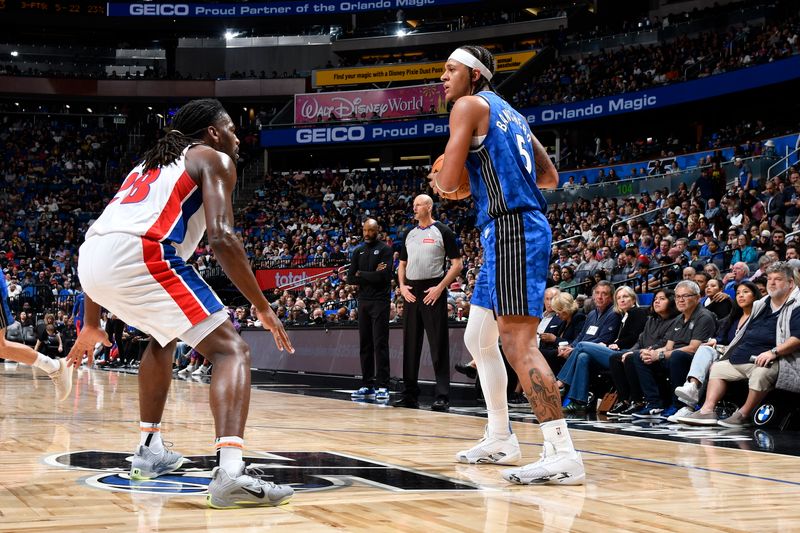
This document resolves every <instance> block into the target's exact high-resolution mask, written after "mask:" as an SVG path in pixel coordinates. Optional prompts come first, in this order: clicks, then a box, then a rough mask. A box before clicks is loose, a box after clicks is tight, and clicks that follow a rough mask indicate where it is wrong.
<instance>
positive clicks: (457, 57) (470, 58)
mask: <svg viewBox="0 0 800 533" xmlns="http://www.w3.org/2000/svg"><path fill="white" fill-rule="evenodd" d="M451 59H452V60H453V61H458V62H459V63H461V64H462V65H466V66H468V67H470V68H476V69H478V70H479V71H480V73H481V74H483V77H484V78H486V79H487V80H489V81H492V72H491V71H490V70H489V69H488V68H486V65H484V64H483V63H481V60H480V59H478V58H477V57H475V56H474V55H472V54H470V53H469V52H467V51H466V50H464V49H463V48H456V50H455V51H454V52H453V53H452V54H450V57H448V58H447V60H448V61H450V60H451Z"/></svg>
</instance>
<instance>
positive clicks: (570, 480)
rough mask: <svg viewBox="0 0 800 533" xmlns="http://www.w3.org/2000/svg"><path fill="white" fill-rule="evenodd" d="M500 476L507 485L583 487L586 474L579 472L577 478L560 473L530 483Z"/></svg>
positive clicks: (512, 476) (507, 476)
mask: <svg viewBox="0 0 800 533" xmlns="http://www.w3.org/2000/svg"><path fill="white" fill-rule="evenodd" d="M502 476H503V479H505V480H506V481H508V482H509V483H514V484H516V485H583V483H584V481H585V480H586V472H581V474H580V475H578V476H572V475H570V474H569V473H567V472H562V473H561V474H553V475H552V476H550V477H546V478H540V479H534V480H531V481H522V480H521V479H520V478H519V477H517V476H516V475H514V474H508V475H506V474H503V475H502ZM558 476H564V477H558Z"/></svg>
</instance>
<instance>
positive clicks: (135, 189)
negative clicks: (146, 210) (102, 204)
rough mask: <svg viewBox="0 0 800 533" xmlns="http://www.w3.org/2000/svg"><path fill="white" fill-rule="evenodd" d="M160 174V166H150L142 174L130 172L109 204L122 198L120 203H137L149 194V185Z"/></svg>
mask: <svg viewBox="0 0 800 533" xmlns="http://www.w3.org/2000/svg"><path fill="white" fill-rule="evenodd" d="M160 174H161V169H160V168H151V169H150V170H148V171H147V172H145V173H144V174H139V173H138V172H131V174H130V175H129V176H128V177H127V178H125V182H124V183H123V184H122V187H120V188H119V191H118V192H117V195H116V196H114V198H113V199H112V200H111V202H109V204H113V203H114V202H116V201H117V200H120V199H122V201H121V202H120V203H121V204H138V203H139V202H141V201H142V200H144V199H145V198H147V195H148V194H150V185H152V184H153V182H154V181H156V180H157V179H158V176H159V175H160ZM126 191H128V192H127V194H125V193H126Z"/></svg>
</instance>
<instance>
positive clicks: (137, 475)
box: [130, 457, 183, 481]
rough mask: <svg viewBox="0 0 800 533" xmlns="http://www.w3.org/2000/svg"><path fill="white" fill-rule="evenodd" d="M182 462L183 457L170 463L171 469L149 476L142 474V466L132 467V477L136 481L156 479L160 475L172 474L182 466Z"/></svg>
mask: <svg viewBox="0 0 800 533" xmlns="http://www.w3.org/2000/svg"><path fill="white" fill-rule="evenodd" d="M182 464H183V457H181V458H180V460H179V461H178V462H177V463H173V464H172V465H170V466H169V469H168V470H166V471H165V472H161V473H160V474H152V475H149V476H147V475H144V474H142V469H141V468H131V473H130V478H131V479H133V480H136V481H147V480H149V479H155V478H157V477H159V476H165V475H167V474H171V473H172V472H174V471H176V470H177V469H178V468H180V467H181V465H182Z"/></svg>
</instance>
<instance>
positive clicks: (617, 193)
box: [542, 156, 772, 204]
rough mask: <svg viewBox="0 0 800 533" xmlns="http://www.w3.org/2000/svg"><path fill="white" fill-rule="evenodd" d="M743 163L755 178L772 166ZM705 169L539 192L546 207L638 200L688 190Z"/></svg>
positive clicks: (728, 169) (757, 160)
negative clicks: (647, 194) (650, 194)
mask: <svg viewBox="0 0 800 533" xmlns="http://www.w3.org/2000/svg"><path fill="white" fill-rule="evenodd" d="M742 160H743V161H745V162H747V163H748V164H749V166H750V169H751V170H752V171H753V174H754V175H757V176H764V175H766V171H767V167H768V166H769V165H770V164H772V159H770V158H765V157H764V156H753V157H744V158H742ZM642 163H645V161H642ZM721 166H722V169H723V171H724V172H725V174H726V175H730V176H734V175H736V174H738V170H736V167H735V166H734V162H733V161H725V162H723V163H722V165H721ZM606 168H613V166H605V167H597V170H598V171H599V170H601V169H606ZM705 168H708V166H707V165H704V166H702V167H701V166H696V167H691V168H687V169H684V170H680V171H678V172H671V173H662V174H654V175H652V176H642V177H637V178H624V179H620V180H618V181H611V182H605V183H592V184H587V185H575V187H573V188H566V187H560V188H558V189H552V190H545V191H542V194H543V195H544V197H545V199H546V200H547V203H548V204H552V203H565V202H566V203H569V202H574V201H576V200H589V199H592V198H596V197H603V198H614V197H617V198H621V197H625V196H637V195H639V194H642V193H644V192H652V191H654V190H657V189H658V190H660V189H664V188H666V189H667V190H669V191H674V190H677V188H678V186H679V185H680V184H681V183H683V184H686V185H687V186H691V185H692V183H694V182H695V181H697V179H698V178H699V177H700V173H701V172H702V170H703V169H705ZM734 171H735V172H734ZM731 183H735V179H729V180H728V184H729V185H730V184H731Z"/></svg>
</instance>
